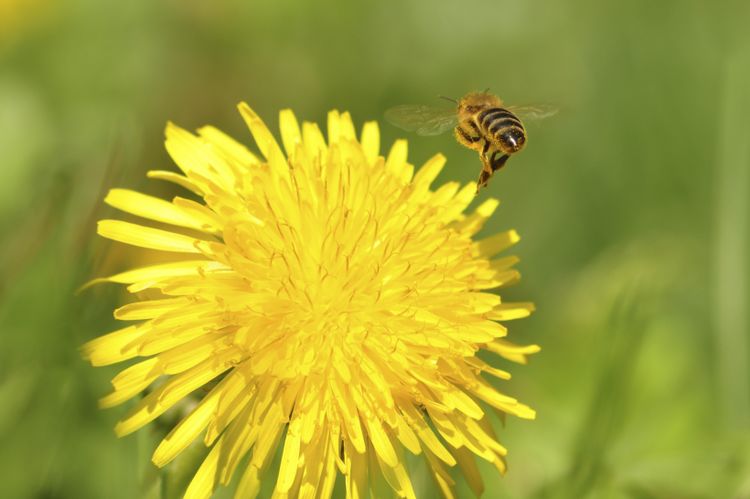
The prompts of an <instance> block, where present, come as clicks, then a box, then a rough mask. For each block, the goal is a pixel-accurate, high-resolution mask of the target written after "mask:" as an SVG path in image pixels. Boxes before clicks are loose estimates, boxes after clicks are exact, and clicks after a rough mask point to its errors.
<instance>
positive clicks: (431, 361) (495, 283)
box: [83, 104, 538, 498]
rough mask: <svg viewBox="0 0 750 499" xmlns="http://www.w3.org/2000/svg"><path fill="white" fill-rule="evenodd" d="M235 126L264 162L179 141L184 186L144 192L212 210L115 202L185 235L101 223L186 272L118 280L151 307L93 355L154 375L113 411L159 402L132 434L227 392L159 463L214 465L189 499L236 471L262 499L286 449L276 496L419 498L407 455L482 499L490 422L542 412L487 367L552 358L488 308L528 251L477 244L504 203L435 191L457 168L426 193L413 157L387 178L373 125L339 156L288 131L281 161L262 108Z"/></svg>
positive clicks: (230, 148) (130, 374) (144, 272)
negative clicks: (500, 361)
mask: <svg viewBox="0 0 750 499" xmlns="http://www.w3.org/2000/svg"><path fill="white" fill-rule="evenodd" d="M239 109H240V112H241V114H242V116H243V118H244V119H245V121H246V122H247V124H248V126H249V128H250V131H251V132H252V135H253V137H254V139H255V142H256V143H257V146H258V149H259V150H260V152H261V154H262V159H261V158H260V157H258V156H256V155H254V154H253V153H251V152H250V151H249V150H248V149H247V148H245V147H244V146H243V145H241V144H239V143H238V142H236V141H235V140H233V139H232V138H230V137H228V136H227V135H225V134H223V133H222V132H220V131H219V130H217V129H215V128H213V127H204V128H201V129H199V130H198V134H197V135H194V134H192V133H190V132H187V131H185V130H183V129H180V128H178V127H176V126H174V125H172V124H169V125H168V126H167V130H166V137H167V138H166V148H167V151H168V152H169V154H170V155H171V156H172V158H173V159H174V161H175V162H176V163H177V165H178V166H179V168H180V169H181V170H182V174H177V173H172V172H167V171H152V172H149V177H152V178H158V179H163V180H168V181H171V182H174V183H177V184H179V185H180V186H182V187H185V188H186V189H188V190H189V191H192V192H193V193H194V194H196V195H197V196H198V197H200V198H202V200H203V201H204V202H196V201H194V200H190V199H187V198H182V197H176V198H174V199H173V200H172V201H171V202H168V201H165V200H162V199H158V198H155V197H151V196H147V195H144V194H140V193H137V192H134V191H130V190H123V189H113V190H112V191H110V193H109V194H108V195H107V198H106V200H105V201H106V202H107V203H108V204H110V205H111V206H113V207H115V208H117V209H120V210H122V211H125V212H128V213H131V214H133V215H136V216H139V217H143V218H145V219H149V220H152V221H156V222H162V223H164V224H169V225H171V226H174V229H170V230H164V229H159V228H153V227H149V226H146V225H140V224H134V223H129V222H124V221H118V220H102V221H100V222H99V228H98V232H99V234H100V235H102V236H104V237H106V238H109V239H112V240H115V241H119V242H122V243H126V244H130V245H135V246H139V247H142V248H149V249H153V250H159V251H164V252H170V253H173V254H174V255H175V258H174V260H173V261H170V262H168V263H162V264H158V265H152V266H149V267H145V268H139V269H135V270H130V271H126V272H123V273H120V274H117V275H114V276H111V277H109V278H106V279H105V280H108V281H112V282H117V283H122V284H126V285H127V289H128V290H129V291H130V292H131V293H134V294H136V295H139V294H141V292H144V291H146V290H148V292H149V295H150V299H142V300H140V301H135V302H133V303H130V304H127V305H125V306H123V307H121V308H119V309H117V310H116V311H115V317H116V318H117V319H120V320H123V321H135V323H134V324H133V325H130V326H128V327H125V328H123V329H120V330H118V331H115V332H113V333H110V334H108V335H105V336H102V337H100V338H97V339H95V340H93V341H91V342H89V343H87V344H86V345H85V346H84V347H83V352H84V355H85V357H86V358H87V359H88V360H89V361H90V362H91V363H92V364H93V365H96V366H101V365H107V364H113V363H116V362H122V361H126V360H130V359H135V358H140V359H141V360H139V361H138V362H136V363H135V364H133V365H131V366H130V367H128V368H126V369H125V370H123V371H122V372H121V373H120V374H118V375H117V376H116V377H115V378H114V379H113V380H112V384H113V387H114V389H113V391H112V393H110V394H109V395H107V396H105V397H104V398H103V399H102V400H101V405H103V406H105V407H109V406H114V405H116V404H119V403H122V402H124V401H126V400H128V399H130V398H132V397H134V396H136V395H138V394H139V393H141V392H144V390H146V389H147V388H149V387H152V388H151V391H150V392H149V393H148V395H146V396H145V397H143V398H142V400H140V401H139V402H138V403H137V404H136V405H135V406H134V407H133V408H132V409H131V410H130V412H129V413H127V415H126V416H125V417H124V418H123V419H122V420H121V421H120V422H119V423H118V424H117V426H116V432H117V434H118V435H120V436H122V435H126V434H128V433H131V432H133V431H135V430H137V429H139V428H141V427H142V426H144V425H146V424H147V423H149V422H150V421H153V420H154V419H155V418H157V417H159V416H160V415H161V414H163V413H164V412H165V411H166V410H168V409H169V408H170V407H172V406H174V405H175V404H176V403H178V402H179V401H180V400H182V399H184V398H185V397H187V396H188V395H189V394H191V392H193V391H195V390H197V389H198V388H200V387H204V385H207V384H209V382H212V381H213V382H215V385H209V386H212V387H211V388H210V391H207V394H205V396H203V397H202V399H200V402H199V403H198V404H197V405H196V406H195V408H194V409H193V410H192V412H190V414H189V415H187V416H186V417H185V418H184V419H182V421H181V422H180V423H179V424H178V425H177V426H176V427H175V428H174V429H173V430H172V431H171V432H170V433H169V435H167V437H166V438H165V439H164V440H163V441H162V442H161V444H160V445H159V446H158V448H157V449H156V450H155V452H154V454H153V462H154V463H155V464H156V465H157V466H164V465H166V464H167V463H169V462H170V461H171V460H172V459H174V458H175V457H176V456H177V455H178V454H179V453H180V452H181V451H182V450H184V449H185V448H186V447H187V446H188V445H189V444H190V443H191V442H193V441H194V440H195V439H197V438H199V437H200V436H201V435H203V440H204V442H205V445H207V446H210V447H211V450H210V452H209V454H208V457H207V458H206V459H205V461H204V462H203V464H202V465H201V467H200V468H199V470H198V472H197V473H196V475H195V477H194V479H193V480H192V482H191V484H190V486H189V487H188V490H187V494H186V497H207V496H209V495H210V494H211V493H212V491H213V490H214V488H215V487H216V486H217V485H218V484H219V483H222V484H226V483H228V482H229V480H230V479H231V478H232V476H233V474H234V472H235V471H236V470H237V468H238V466H239V465H240V463H243V464H242V469H241V470H239V473H241V479H240V481H239V485H238V489H237V496H238V497H252V496H255V495H257V493H258V491H259V486H260V480H261V478H262V472H263V470H264V468H266V467H267V466H268V464H269V462H270V461H271V460H272V458H273V456H274V455H275V453H276V451H277V448H280V452H281V464H280V467H279V470H278V477H277V479H276V489H275V490H276V492H277V493H280V494H284V493H288V494H289V495H291V496H293V497H296V496H298V495H299V496H300V497H313V496H321V497H329V496H330V494H331V491H332V488H333V485H334V482H335V480H336V476H337V474H338V473H341V474H343V475H345V482H346V492H347V496H348V497H356V498H362V497H367V496H369V493H368V490H369V487H370V485H371V484H372V483H374V482H376V481H379V480H381V479H382V478H384V479H385V480H386V481H387V483H388V484H389V485H390V486H391V487H392V488H393V489H394V491H395V492H396V493H397V494H398V495H400V496H405V497H413V496H414V490H413V488H412V484H411V482H410V479H409V473H408V470H407V468H406V465H405V459H404V455H405V452H409V453H412V454H421V455H422V456H424V458H425V459H426V461H427V463H428V465H429V468H430V470H431V472H432V475H433V477H434V479H435V480H436V481H437V483H438V485H439V486H440V488H441V490H443V492H444V493H445V495H447V496H450V495H451V494H452V492H451V490H452V485H453V480H452V478H451V475H450V474H449V473H448V471H447V470H448V468H450V467H452V466H454V465H456V464H458V465H459V466H460V468H461V470H462V471H463V473H464V475H465V476H466V477H467V479H468V480H469V483H470V485H471V486H472V488H473V489H474V490H475V491H477V492H481V489H482V483H481V478H480V477H479V473H478V471H477V468H476V465H475V462H474V456H475V455H476V456H479V457H480V458H482V459H485V460H487V461H489V462H490V463H492V464H494V465H495V466H496V467H497V468H498V469H499V470H500V471H501V472H502V471H504V470H505V463H504V460H503V457H504V456H505V454H506V450H505V448H504V447H503V446H502V445H500V443H498V441H497V439H496V437H495V434H494V432H493V429H492V424H491V423H490V420H489V413H490V412H492V411H491V410H490V409H493V410H495V411H497V412H499V413H500V414H513V415H516V416H519V417H522V418H533V417H534V412H533V411H532V410H531V409H530V408H528V407H527V406H525V405H523V404H521V403H519V402H517V401H516V400H515V399H514V398H511V397H509V396H507V395H504V394H501V393H500V392H499V391H497V390H496V389H495V388H494V387H493V385H492V384H491V383H490V382H489V381H487V380H486V379H485V375H488V376H492V377H496V378H500V379H508V378H509V377H510V374H508V373H507V372H506V371H504V370H501V369H499V368H497V367H493V366H492V365H491V364H490V363H488V362H485V361H484V360H482V359H480V357H479V356H477V353H478V352H479V351H480V350H488V351H490V352H493V353H495V354H498V355H499V356H501V357H505V358H506V359H509V360H511V361H516V362H524V361H525V355H526V354H530V353H534V352H536V351H537V350H538V347H537V346H535V345H531V346H517V345H514V344H512V343H509V342H508V341H506V340H505V339H504V337H505V336H506V333H507V330H506V328H505V327H504V326H503V325H501V324H500V323H499V322H498V321H504V320H510V319H516V318H520V317H525V316H527V315H528V314H529V313H530V311H531V310H532V305H531V304H529V303H504V302H501V300H500V297H499V296H498V295H497V294H494V293H491V292H488V290H491V289H494V288H498V287H501V286H503V285H506V284H509V283H512V282H513V281H516V280H517V279H518V278H519V274H518V273H517V271H516V270H513V269H512V266H513V265H514V264H515V263H516V261H517V259H516V258H515V257H512V256H511V257H503V258H497V259H493V258H494V257H495V255H497V254H498V253H499V252H500V251H502V250H504V249H506V248H507V247H509V246H510V245H512V244H513V243H515V242H516V241H517V240H518V236H517V235H516V233H515V232H514V231H508V232H503V233H500V234H497V235H494V236H491V237H488V238H485V239H480V240H475V239H473V236H474V235H475V234H476V233H477V232H478V231H479V230H480V229H481V227H482V225H483V224H484V222H485V221H486V220H487V218H488V217H489V216H490V215H491V214H492V212H493V211H494V210H495V208H496V206H497V204H498V203H497V201H495V200H488V201H485V202H484V203H482V204H481V205H479V207H478V208H477V209H476V210H474V211H473V212H472V213H470V214H464V211H465V210H466V208H467V206H468V205H469V204H470V203H471V201H472V200H473V199H474V192H475V187H474V186H473V185H471V184H467V185H466V186H464V187H463V188H460V186H459V184H458V183H456V182H449V183H447V184H444V185H442V186H441V187H440V188H438V189H437V190H434V191H433V190H431V189H430V185H431V183H432V181H433V180H434V179H435V177H436V176H437V175H438V173H439V172H440V170H441V168H442V166H443V164H444V162H445V159H444V158H443V157H442V156H441V155H437V156H435V157H433V158H432V159H430V160H428V161H427V162H426V163H425V164H424V165H423V166H422V167H421V168H420V169H419V170H418V171H417V172H416V174H415V173H414V168H413V166H412V165H410V164H409V163H407V144H406V142H405V141H397V142H396V143H395V144H394V145H393V147H392V148H391V149H390V152H389V153H388V155H387V157H385V158H384V157H383V156H381V155H380V146H379V142H380V138H379V131H378V126H377V124H376V123H374V122H370V123H366V124H365V125H364V127H363V129H362V132H361V137H360V138H359V139H358V138H357V135H356V133H355V129H354V125H353V124H352V120H351V118H350V116H349V114H348V113H343V114H339V113H338V112H336V111H332V112H331V113H329V115H328V140H327V141H326V140H325V138H324V136H323V134H322V133H321V131H320V130H319V128H318V127H317V125H315V124H311V123H303V124H302V127H301V128H300V126H299V125H298V122H297V120H296V118H295V117H294V115H293V114H292V112H291V111H288V110H286V111H282V112H281V114H280V128H281V139H282V144H283V148H284V150H283V151H282V148H281V147H280V146H279V145H278V144H277V142H276V141H275V139H274V138H273V136H272V134H271V132H270V131H269V130H268V128H267V127H266V125H265V124H264V123H263V122H262V121H261V120H260V118H259V117H258V116H257V115H256V114H255V112H253V111H252V110H251V109H250V107H248V106H247V105H246V104H241V105H240V106H239ZM284 151H285V152H286V153H285V152H284ZM245 456H249V457H248V459H247V461H243V458H245Z"/></svg>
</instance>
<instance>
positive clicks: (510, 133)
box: [385, 90, 556, 193]
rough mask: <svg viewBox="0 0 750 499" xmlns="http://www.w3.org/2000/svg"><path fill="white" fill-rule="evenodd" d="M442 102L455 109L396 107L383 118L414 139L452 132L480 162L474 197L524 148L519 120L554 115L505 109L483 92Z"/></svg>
mask: <svg viewBox="0 0 750 499" xmlns="http://www.w3.org/2000/svg"><path fill="white" fill-rule="evenodd" d="M442 98H444V99H447V100H449V101H451V102H454V103H455V104H456V108H455V109H450V108H438V107H431V106H410V105H405V106H396V107H393V108H391V109H389V110H388V111H386V113H385V117H386V119H387V120H388V121H390V122H391V123H393V124H394V125H396V126H397V127H399V128H402V129H404V130H407V131H410V132H416V133H417V134H418V135H438V134H441V133H443V132H446V131H448V130H449V129H451V128H453V132H454V135H455V137H456V140H457V141H458V143H459V144H461V145H463V146H466V147H468V148H469V149H472V150H474V151H477V152H478V153H479V159H480V160H481V161H482V171H481V173H480V174H479V179H478V180H477V193H478V192H479V189H481V188H482V187H485V186H486V185H487V182H489V180H490V177H492V175H493V174H494V173H495V172H496V171H498V170H500V169H501V168H502V167H503V166H505V164H506V163H507V162H508V159H509V158H510V157H511V156H512V155H513V154H516V153H517V152H519V151H520V150H522V149H523V148H524V146H525V145H526V142H527V141H528V135H527V133H526V128H525V127H524V126H523V122H522V121H521V120H520V118H519V116H522V117H523V118H524V119H527V120H536V119H542V118H546V117H548V116H552V115H553V114H555V112H556V111H555V110H554V109H553V108H551V107H549V106H543V107H519V106H516V107H508V106H505V105H504V104H503V101H502V100H501V99H500V98H499V97H497V96H496V95H493V94H491V93H489V92H488V91H487V90H485V91H484V92H472V93H469V94H466V95H465V96H463V97H462V98H461V99H459V100H458V101H456V100H454V99H450V98H448V97H442Z"/></svg>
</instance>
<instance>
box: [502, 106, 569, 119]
mask: <svg viewBox="0 0 750 499" xmlns="http://www.w3.org/2000/svg"><path fill="white" fill-rule="evenodd" d="M508 110H509V111H510V112H512V113H513V114H515V115H516V116H518V117H519V118H521V120H522V121H539V120H543V119H545V118H549V117H550V116H554V115H556V114H557V111H558V109H557V108H556V107H554V106H549V105H540V106H508Z"/></svg>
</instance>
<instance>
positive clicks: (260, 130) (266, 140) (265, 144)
mask: <svg viewBox="0 0 750 499" xmlns="http://www.w3.org/2000/svg"><path fill="white" fill-rule="evenodd" d="M237 107H238V109H239V110H240V114H241V115H242V118H243V119H244V120H245V123H246V124H247V127H248V128H249V129H250V133H252V134H253V138H254V139H255V143H256V144H257V145H258V149H260V152H261V153H262V154H263V156H265V157H266V158H268V157H269V156H270V155H271V151H275V152H276V153H278V154H279V156H283V155H284V153H282V152H281V148H280V147H279V144H278V143H277V142H276V139H274V138H273V134H272V133H271V131H270V130H269V129H268V127H267V126H266V124H265V123H263V120H261V119H260V117H259V116H258V115H257V114H256V113H255V111H253V109H252V108H251V107H250V106H248V105H247V103H245V102H241V103H240V104H239V106H237Z"/></svg>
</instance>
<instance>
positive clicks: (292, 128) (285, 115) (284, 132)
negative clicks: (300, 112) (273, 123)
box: [279, 109, 302, 158]
mask: <svg viewBox="0 0 750 499" xmlns="http://www.w3.org/2000/svg"><path fill="white" fill-rule="evenodd" d="M279 130H281V142H282V143H283V144H284V150H285V151H286V155H287V156H288V157H290V158H291V157H292V156H293V155H294V152H295V151H296V149H297V145H298V144H301V143H302V133H301V132H300V129H299V123H298V122H297V118H296V117H295V116H294V113H293V112H292V110H291V109H284V110H282V111H281V112H280V113H279Z"/></svg>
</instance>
